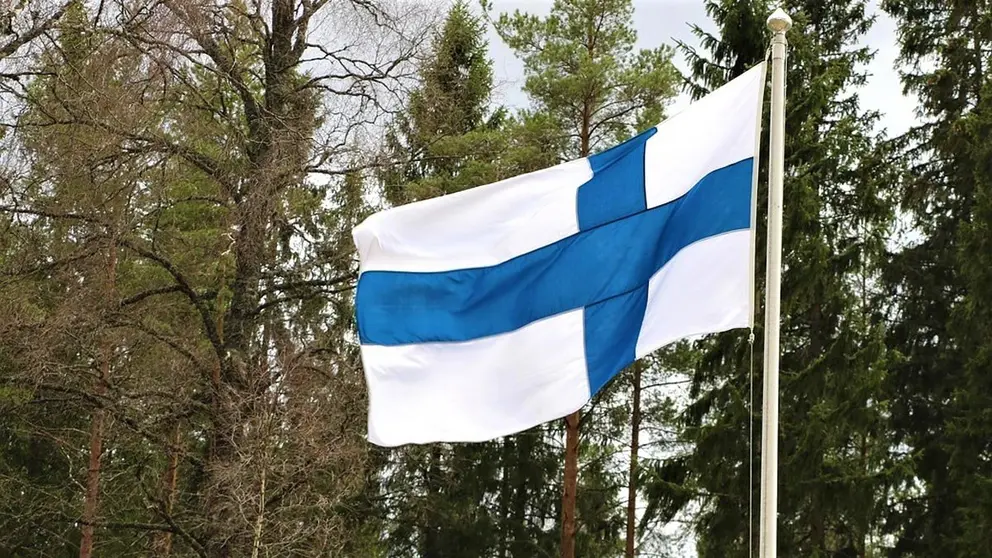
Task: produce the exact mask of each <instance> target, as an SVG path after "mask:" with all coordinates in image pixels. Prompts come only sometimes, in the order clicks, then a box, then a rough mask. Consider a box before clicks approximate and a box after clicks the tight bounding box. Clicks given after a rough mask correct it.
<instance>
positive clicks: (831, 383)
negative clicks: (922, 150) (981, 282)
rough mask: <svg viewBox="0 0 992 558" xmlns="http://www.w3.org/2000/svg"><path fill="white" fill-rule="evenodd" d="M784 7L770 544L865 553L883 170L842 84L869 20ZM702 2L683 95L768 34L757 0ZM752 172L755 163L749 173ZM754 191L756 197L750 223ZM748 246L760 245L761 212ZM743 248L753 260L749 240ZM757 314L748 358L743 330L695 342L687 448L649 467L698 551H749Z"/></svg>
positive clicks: (867, 124) (880, 431)
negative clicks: (702, 24) (688, 511)
mask: <svg viewBox="0 0 992 558" xmlns="http://www.w3.org/2000/svg"><path fill="white" fill-rule="evenodd" d="M783 7H784V8H785V9H786V10H787V11H789V12H790V14H791V15H792V17H793V19H794V20H795V26H794V27H793V30H792V31H791V32H790V33H789V37H788V38H789V43H790V45H789V58H788V70H787V83H788V95H787V106H786V162H785V167H786V176H785V209H784V211H785V215H784V220H783V222H784V232H783V257H784V267H785V271H784V275H783V286H782V329H781V337H782V342H781V351H782V355H781V385H780V390H781V391H780V404H781V411H780V421H781V422H780V438H779V440H780V442H779V444H780V445H779V462H778V464H777V466H778V470H779V479H780V482H779V498H778V502H779V516H778V525H779V528H778V533H779V536H778V548H779V552H780V553H781V554H782V555H784V556H838V555H844V556H846V555H852V556H853V555H857V556H865V555H868V554H870V548H869V547H870V546H871V545H872V543H871V542H870V541H871V539H872V536H873V534H874V533H875V532H876V530H877V513H878V511H877V509H876V508H875V505H874V503H875V502H876V501H877V500H879V499H880V498H881V491H882V490H883V488H884V483H883V482H882V481H881V479H880V478H879V477H880V474H881V471H880V468H881V464H880V461H881V459H882V456H883V455H884V452H885V451H886V450H887V447H888V442H887V440H886V433H885V430H884V428H882V427H883V417H884V414H885V408H884V407H883V406H882V403H881V402H880V390H881V382H882V381H883V379H884V375H885V370H886V366H885V364H886V362H885V358H886V357H885V351H884V346H883V344H882V336H881V328H880V325H879V322H880V317H879V316H878V315H876V314H875V312H874V311H873V309H874V308H876V305H877V301H878V298H877V295H878V293H876V292H874V290H873V289H872V288H871V285H872V284H873V279H874V278H876V277H877V262H878V254H879V252H880V250H881V249H882V246H883V241H884V239H885V232H886V230H887V225H888V222H889V218H890V216H889V211H888V209H887V206H886V203H885V193H884V191H882V188H884V187H885V186H886V185H887V182H888V181H889V180H891V179H892V177H891V171H890V169H889V166H888V164H887V159H886V157H885V151H884V149H882V145H881V142H880V138H879V137H878V136H877V135H876V134H875V132H873V124H874V122H875V120H876V119H877V115H875V114H873V113H870V112H867V111H864V110H862V109H861V108H860V107H859V104H858V98H857V95H856V94H854V93H851V92H850V90H851V89H852V88H853V87H857V86H858V85H860V84H862V83H863V82H864V80H865V74H864V68H863V66H864V64H865V63H867V62H868V61H869V60H870V57H871V53H870V51H869V50H868V49H867V48H864V47H859V46H856V41H857V37H859V36H861V35H863V34H864V33H865V32H866V31H867V29H868V27H869V26H870V25H871V18H870V17H868V16H867V15H866V13H865V9H866V5H865V2H862V1H856V0H852V1H842V2H826V1H820V0H796V1H793V2H785V5H784V6H783ZM707 11H708V13H709V14H710V15H711V17H713V18H714V20H715V22H716V24H717V26H718V29H719V33H718V34H716V35H710V34H707V33H705V32H703V31H702V30H701V29H700V28H698V27H697V28H696V29H695V31H696V34H697V35H698V36H699V38H700V39H701V43H702V46H703V48H704V50H705V51H706V52H707V54H700V53H698V52H696V51H695V50H693V49H691V48H687V47H686V46H685V45H683V48H682V50H683V52H685V53H686V55H687V56H688V58H689V62H690V67H691V68H692V70H693V75H692V78H693V84H692V85H691V86H690V87H689V90H690V92H692V93H694V94H695V95H697V96H698V95H700V94H703V93H705V92H706V91H708V90H711V89H713V88H715V87H717V86H719V85H720V84H721V83H723V82H725V81H726V80H729V79H731V78H733V77H734V76H735V75H737V74H738V73H740V72H741V71H743V70H745V69H747V68H749V67H751V66H752V65H754V64H757V63H759V62H761V60H762V58H763V53H764V52H765V51H766V48H767V44H768V42H767V41H768V36H767V35H766V34H764V33H758V32H757V31H756V30H759V29H761V30H763V29H764V20H765V18H766V17H767V14H768V13H769V12H770V5H769V4H768V3H766V2H764V1H760V0H756V1H749V2H740V1H732V0H720V1H717V0H713V1H710V2H708V3H707ZM766 141H767V140H764V141H763V142H762V143H763V145H764V143H765V142H766ZM763 159H764V158H763ZM765 176H766V171H765V169H764V168H763V169H762V171H761V177H762V178H761V183H762V184H764V183H765ZM764 191H765V189H764V188H759V192H761V193H762V194H763V193H764ZM763 202H764V198H762V197H759V204H758V207H759V223H761V222H762V220H763V213H764V212H763V209H764V203H763ZM757 245H758V246H759V247H763V246H764V231H763V228H762V227H760V226H759V235H758V244H757ZM758 254H759V259H758V264H757V269H759V270H760V269H763V268H764V266H763V260H764V258H763V249H759V250H758ZM762 284H763V282H762V281H760V280H759V281H758V288H759V291H758V293H757V296H756V300H759V301H760V300H761V298H762V297H761V293H762V290H761V289H762V287H761V285H762ZM758 316H759V320H758V323H759V325H758V327H756V328H755V336H756V342H755V347H754V350H753V356H752V352H751V349H750V348H749V345H748V343H747V334H746V333H740V332H736V333H734V332H732V333H729V334H725V335H721V336H718V337H716V338H715V339H713V340H711V341H708V342H705V343H702V344H701V345H700V350H702V351H703V352H702V354H701V356H700V358H701V361H700V364H699V365H698V366H697V368H696V371H695V379H694V385H693V388H692V392H691V396H692V402H691V403H690V404H689V406H688V407H687V408H686V410H685V412H684V414H683V421H684V424H685V427H686V429H687V430H686V439H685V442H686V443H687V444H689V445H690V447H691V448H692V450H691V451H690V452H688V453H686V454H684V455H682V456H676V457H673V458H672V459H671V460H669V462H668V463H667V465H668V469H667V471H665V474H664V475H662V480H666V479H680V480H681V479H684V482H682V483H681V486H679V487H676V488H675V489H672V488H668V489H667V492H668V494H669V497H670V498H671V499H672V501H675V502H678V501H679V500H681V501H683V502H686V501H688V500H689V499H688V498H686V494H685V492H684V491H691V492H690V494H693V493H694V494H698V500H697V504H698V505H699V507H700V510H701V511H700V513H699V516H698V523H697V525H696V532H697V537H698V538H697V540H698V551H699V554H700V555H701V556H746V555H748V552H749V546H748V535H749V526H748V525H747V520H746V518H747V517H748V509H749V503H750V501H751V500H750V499H751V498H752V497H753V499H754V500H753V501H754V504H755V505H754V507H753V511H754V516H753V519H754V522H755V523H754V525H753V527H754V528H755V531H756V527H757V519H758V517H757V514H758V507H757V502H758V478H759V475H758V474H757V471H758V469H757V468H758V467H759V460H758V447H759V444H758V443H757V442H758V439H759V437H760V436H759V434H758V432H759V430H758V428H755V430H754V446H753V450H752V451H753V456H754V460H755V464H754V466H755V469H754V475H753V477H752V476H751V474H750V471H749V467H748V460H749V458H748V451H749V448H748V440H749V436H750V432H749V426H750V425H751V424H755V425H756V422H754V423H752V421H758V420H760V417H758V416H757V413H754V412H751V411H749V409H748V398H749V391H750V390H751V385H752V384H751V382H752V381H753V382H754V384H753V385H754V390H755V393H754V395H755V403H754V404H755V407H756V408H760V405H761V402H760V391H761V388H760V386H761V382H760V370H761V359H760V355H761V352H762V349H761V337H762V328H761V327H760V321H761V320H760V316H761V312H760V308H759V313H758ZM752 365H753V368H754V370H755V372H754V375H753V376H752V375H751V372H750V371H751V369H752ZM661 489H665V486H664V485H662V487H661ZM756 539H757V536H755V540H754V541H753V542H754V543H755V544H756V543H757V540H756Z"/></svg>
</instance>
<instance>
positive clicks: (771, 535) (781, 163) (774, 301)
mask: <svg viewBox="0 0 992 558" xmlns="http://www.w3.org/2000/svg"><path fill="white" fill-rule="evenodd" d="M790 27H792V19H791V18H790V17H789V14H787V13H785V11H783V10H782V8H778V9H777V10H775V12H774V13H772V15H771V16H769V17H768V28H769V29H771V31H772V33H774V35H773V36H772V108H771V126H770V128H769V130H770V132H771V134H770V135H771V138H770V139H771V145H770V149H769V153H768V155H769V158H768V257H767V271H766V272H767V279H766V283H765V374H764V395H763V397H762V399H763V411H762V421H761V423H762V424H761V426H762V428H761V532H760V541H761V545H760V549H761V551H760V558H775V554H776V548H777V545H776V531H777V522H778V518H777V513H778V512H777V509H778V357H779V346H778V341H779V311H780V310H779V304H780V302H781V294H782V293H781V291H782V178H783V174H784V169H785V47H786V40H785V32H786V31H788V30H789V28H790Z"/></svg>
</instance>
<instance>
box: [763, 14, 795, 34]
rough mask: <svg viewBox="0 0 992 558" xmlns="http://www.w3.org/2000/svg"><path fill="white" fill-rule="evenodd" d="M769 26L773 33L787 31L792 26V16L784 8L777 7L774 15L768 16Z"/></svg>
mask: <svg viewBox="0 0 992 558" xmlns="http://www.w3.org/2000/svg"><path fill="white" fill-rule="evenodd" d="M768 28H769V29H771V30H772V32H773V33H785V32H786V31H788V30H789V29H791V28H792V18H791V17H789V14H787V13H785V10H783V9H782V8H776V9H775V11H774V12H772V15H770V16H768Z"/></svg>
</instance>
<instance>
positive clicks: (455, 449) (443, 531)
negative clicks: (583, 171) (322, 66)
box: [377, 2, 559, 558]
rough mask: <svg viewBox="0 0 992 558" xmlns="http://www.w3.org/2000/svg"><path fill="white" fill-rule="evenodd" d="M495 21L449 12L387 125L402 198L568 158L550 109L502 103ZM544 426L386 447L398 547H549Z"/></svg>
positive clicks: (400, 552) (389, 513)
mask: <svg viewBox="0 0 992 558" xmlns="http://www.w3.org/2000/svg"><path fill="white" fill-rule="evenodd" d="M484 33H485V27H484V22H483V21H482V19H481V18H480V17H479V16H476V15H474V14H472V12H471V10H470V9H469V7H468V6H467V5H466V4H465V3H464V2H456V3H455V4H454V5H453V6H452V7H451V8H450V9H449V11H448V13H447V17H446V18H445V20H444V22H443V23H442V25H441V26H440V28H439V30H438V32H437V34H436V36H435V37H434V39H433V42H432V44H431V50H430V52H429V55H428V56H427V57H426V58H425V59H424V61H423V62H422V63H421V65H420V67H419V71H418V78H419V81H418V84H417V87H416V88H415V89H414V90H413V91H412V92H411V94H410V98H409V100H408V103H407V106H406V108H405V110H404V111H403V113H401V114H400V115H399V116H398V117H397V119H396V120H395V122H394V123H393V126H392V128H391V130H390V132H389V134H388V136H387V155H388V159H389V160H390V161H391V162H392V163H393V164H392V165H390V166H388V167H387V168H386V169H385V171H384V172H383V173H381V175H380V176H379V180H380V182H381V184H382V187H383V193H384V196H383V197H384V198H385V200H386V202H387V203H389V204H391V205H401V204H404V203H409V202H413V201H418V200H423V199H427V198H431V197H435V196H439V195H445V194H450V193H454V192H457V191H460V190H464V189H466V188H471V187H474V186H479V185H483V184H487V183H492V182H496V181H498V180H501V179H504V178H509V177H511V176H514V175H517V174H520V173H523V172H528V171H532V170H537V169H539V168H544V167H547V166H551V165H553V164H555V163H557V160H556V155H557V153H558V151H559V149H557V148H556V145H557V144H556V142H557V141H558V140H557V138H555V137H553V136H549V130H553V128H549V127H548V126H546V121H547V119H546V118H544V117H542V116H541V115H534V114H528V113H526V112H525V113H522V114H519V115H509V114H508V113H507V111H505V110H504V109H502V108H500V107H493V106H492V105H491V94H492V88H493V77H492V76H493V71H492V63H491V61H490V60H489V58H488V45H487V43H486V40H485V37H484ZM550 442H551V440H549V439H548V438H547V436H546V434H545V431H544V429H543V428H542V427H538V428H535V429H533V430H532V431H529V432H524V433H521V434H518V435H514V436H508V437H506V438H504V439H502V440H495V441H490V442H484V443H476V444H431V445H427V446H419V447H405V448H399V449H394V450H381V451H377V453H378V454H379V455H380V459H381V463H380V464H379V468H380V474H379V477H380V480H379V485H380V488H379V490H380V492H381V494H382V496H383V497H384V498H385V499H386V500H385V501H386V502H388V504H386V505H384V506H382V507H380V508H379V511H380V514H381V515H382V517H385V518H388V519H386V521H385V522H384V524H385V527H384V531H385V532H386V534H387V537H386V541H385V544H384V547H385V553H386V554H387V555H388V556H409V555H418V556H425V557H434V558H440V557H445V556H448V557H453V558H454V557H460V556H467V555H471V556H501V557H502V556H514V557H525V556H532V555H534V553H535V552H549V551H550V549H551V548H553V538H551V537H549V534H548V530H547V529H545V528H544V527H543V525H545V524H546V523H547V521H553V519H554V504H555V498H556V497H557V491H556V490H555V482H554V474H555V466H556V465H557V463H558V462H559V457H558V454H557V452H556V451H555V450H554V447H553V445H551V443H550Z"/></svg>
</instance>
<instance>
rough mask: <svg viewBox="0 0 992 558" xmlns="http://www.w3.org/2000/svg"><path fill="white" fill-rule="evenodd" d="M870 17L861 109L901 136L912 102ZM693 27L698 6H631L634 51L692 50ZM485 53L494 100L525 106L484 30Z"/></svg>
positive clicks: (516, 4) (657, 1)
mask: <svg viewBox="0 0 992 558" xmlns="http://www.w3.org/2000/svg"><path fill="white" fill-rule="evenodd" d="M551 4H552V0H494V1H493V6H494V8H493V9H494V12H496V13H500V12H512V11H514V10H517V9H520V10H523V11H530V12H534V13H538V14H544V13H547V11H548V10H549V8H550V7H551ZM871 5H872V11H873V12H874V13H876V14H877V15H878V19H877V20H876V22H875V25H874V26H873V27H872V29H871V31H869V32H868V33H867V34H866V35H865V36H864V37H862V39H861V40H862V41H863V42H864V44H866V45H868V46H869V47H870V48H871V49H872V50H874V51H876V54H875V59H874V61H873V62H872V64H871V65H870V66H869V67H868V71H869V74H870V75H869V79H868V84H867V86H866V87H865V88H864V89H863V90H862V91H860V95H861V98H862V106H863V107H864V108H866V109H875V110H878V111H880V112H881V113H882V115H883V118H882V122H881V126H883V127H885V128H886V129H887V130H888V131H889V133H890V134H892V135H894V134H899V133H902V132H904V131H906V129H907V128H909V126H911V125H912V123H913V122H914V121H915V117H914V109H915V101H914V100H913V99H911V98H908V97H905V96H903V95H902V87H901V85H900V83H899V76H898V74H897V72H896V69H895V60H896V56H897V54H898V45H897V44H896V32H895V29H896V26H895V22H894V21H893V20H892V19H890V18H889V17H888V16H887V15H886V14H885V13H884V12H882V11H881V10H878V9H877V1H875V0H873V1H872V2H871ZM692 23H695V24H697V25H699V26H701V27H702V28H704V29H707V30H713V29H714V26H713V24H712V22H711V21H710V20H709V18H708V17H707V15H706V11H705V9H704V5H703V0H634V26H635V27H636V28H637V36H638V44H637V46H638V47H639V48H653V47H656V46H659V45H662V44H669V45H673V44H674V43H675V41H676V40H681V41H684V42H686V43H688V44H693V45H695V44H697V43H696V39H695V36H693V35H692V33H691V31H690V28H689V24H692ZM488 35H489V50H490V55H491V56H492V59H493V63H494V64H493V65H494V70H495V74H496V76H495V77H496V83H497V85H498V95H499V97H498V100H499V101H500V102H502V103H503V104H505V105H508V106H511V107H521V106H525V105H526V104H527V97H526V95H524V94H523V93H522V92H521V91H520V87H521V86H522V85H523V64H522V63H521V62H520V61H519V60H517V59H516V58H515V57H514V56H513V53H512V52H511V51H510V49H509V48H508V47H507V46H506V45H505V44H503V42H502V41H501V40H500V38H499V36H497V35H496V33H495V32H494V31H493V30H492V29H489V33H488ZM675 64H676V66H678V68H679V69H680V70H683V71H685V70H686V65H685V61H684V60H683V59H682V58H681V57H680V56H678V55H676V59H675ZM687 102H688V99H685V98H680V99H678V100H677V101H676V102H675V104H674V105H673V106H672V107H671V108H670V109H669V113H672V112H675V111H677V110H679V108H680V107H681V106H684V105H685V103H687Z"/></svg>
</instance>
